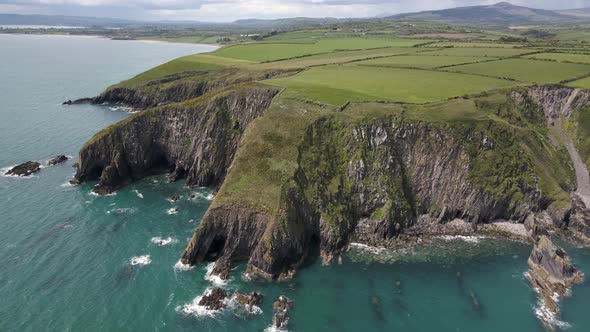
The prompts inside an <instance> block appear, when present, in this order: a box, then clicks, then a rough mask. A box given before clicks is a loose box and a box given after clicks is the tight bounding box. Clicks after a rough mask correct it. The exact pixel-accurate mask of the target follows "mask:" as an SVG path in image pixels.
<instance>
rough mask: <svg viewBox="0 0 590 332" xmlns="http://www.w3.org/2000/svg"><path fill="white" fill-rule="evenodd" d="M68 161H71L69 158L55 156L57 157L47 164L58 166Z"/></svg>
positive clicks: (61, 155)
mask: <svg viewBox="0 0 590 332" xmlns="http://www.w3.org/2000/svg"><path fill="white" fill-rule="evenodd" d="M68 159H70V158H69V157H68V156H66V155H63V154H60V155H58V156H55V157H53V158H51V159H49V160H48V161H47V164H48V165H57V164H61V163H63V162H65V161H67V160H68Z"/></svg>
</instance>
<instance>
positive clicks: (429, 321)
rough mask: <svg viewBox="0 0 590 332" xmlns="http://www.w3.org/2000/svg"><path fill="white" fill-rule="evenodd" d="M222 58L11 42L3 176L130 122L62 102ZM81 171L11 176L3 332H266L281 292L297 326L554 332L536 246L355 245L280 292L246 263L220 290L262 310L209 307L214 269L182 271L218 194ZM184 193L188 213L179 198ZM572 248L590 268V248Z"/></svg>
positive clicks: (186, 48)
mask: <svg viewBox="0 0 590 332" xmlns="http://www.w3.org/2000/svg"><path fill="white" fill-rule="evenodd" d="M208 50H211V47H208V46H195V45H181V44H164V43H148V42H139V41H112V40H106V39H100V38H81V37H59V36H26V35H18V36H17V35H0V105H1V106H0V168H4V167H8V166H11V165H15V164H18V163H21V162H24V161H28V160H39V161H45V160H47V159H48V158H50V157H52V156H54V155H56V154H61V153H64V154H68V155H72V156H75V155H76V154H77V150H78V149H79V148H80V147H81V146H82V144H83V143H84V142H85V141H86V140H87V139H89V138H90V137H91V136H92V135H93V134H94V133H95V132H97V131H99V130H100V129H102V128H104V127H105V126H108V125H109V124H112V123H114V122H116V121H119V120H121V119H123V118H125V117H126V116H128V114H127V113H124V112H122V111H120V110H116V109H115V110H113V109H112V108H111V107H109V106H90V105H82V106H70V107H65V106H61V102H62V101H64V100H66V99H75V98H79V97H87V96H94V95H97V94H98V93H100V92H101V90H103V89H104V88H105V87H107V86H108V85H110V84H113V83H116V82H118V81H121V80H123V79H126V78H129V77H131V76H133V75H135V74H137V73H140V72H141V71H143V70H146V69H148V68H150V67H153V66H155V65H157V64H160V63H163V62H165V61H168V60H171V59H173V58H175V57H178V56H181V55H186V54H191V53H198V52H204V51H208ZM73 162H74V161H72V160H70V161H68V162H66V163H65V164H62V165H59V166H52V167H46V168H44V169H43V170H42V171H41V172H39V173H38V174H37V175H35V176H33V177H31V178H13V177H4V176H2V177H0V331H183V330H193V331H263V330H264V329H266V328H267V327H268V326H269V325H270V322H271V319H272V302H273V301H274V300H275V299H276V298H277V297H278V295H280V294H285V295H286V296H288V297H289V298H291V299H292V300H293V301H294V308H293V311H292V314H291V320H290V322H289V330H291V331H425V332H426V331H437V332H441V331H490V332H492V331H543V328H542V326H541V324H540V323H539V322H538V320H537V318H536V317H535V307H536V305H537V299H536V295H535V293H534V291H533V290H532V289H531V288H530V286H529V285H528V282H527V281H526V279H525V278H524V273H525V272H526V270H527V265H526V260H527V258H528V255H529V253H530V249H531V248H530V247H529V245H526V244H521V243H514V242H507V241H497V240H487V239H467V241H465V240H457V241H443V240H441V241H440V243H437V244H436V245H434V246H431V247H427V248H423V249H420V250H417V251H385V250H374V249H367V248H357V249H355V250H353V251H351V252H350V253H348V254H346V255H344V256H343V257H342V259H341V263H339V262H338V260H337V261H336V262H335V263H334V264H333V265H331V266H322V265H321V262H319V261H318V260H310V261H308V262H307V263H306V265H305V267H304V268H303V269H302V270H301V272H300V273H299V274H298V275H297V276H296V278H295V279H294V280H291V281H287V282H282V283H259V282H245V281H243V280H242V279H241V272H242V271H243V270H244V266H238V267H237V268H236V270H235V271H234V272H233V278H232V279H231V280H230V281H229V282H227V283H226V284H223V285H222V287H224V288H226V289H227V290H229V291H230V293H231V292H232V291H233V290H241V291H253V290H257V291H261V292H262V293H263V294H264V295H265V300H264V303H263V304H262V305H261V311H262V312H261V313H258V314H255V315H246V314H244V313H241V312H240V311H239V310H234V309H228V310H225V311H223V312H220V313H215V314H211V313H207V312H202V310H198V308H196V307H195V306H194V305H192V303H193V301H194V300H195V298H197V297H198V296H200V295H201V294H203V292H204V291H205V290H206V289H207V288H210V287H213V286H215V285H216V284H215V280H208V279H211V278H207V266H206V265H202V266H197V267H194V268H192V269H189V270H186V269H184V268H183V267H182V266H179V265H177V261H178V259H179V257H180V255H181V254H182V252H183V249H184V246H185V245H186V243H187V241H188V239H189V238H190V236H191V234H192V232H193V230H194V228H195V227H196V226H197V225H198V223H199V221H200V219H201V218H202V216H203V214H204V213H205V211H206V209H207V207H208V205H209V204H210V199H211V197H210V194H211V192H212V191H213V189H212V188H185V187H183V184H182V183H172V184H170V183H166V182H165V181H164V178H163V177H157V176H156V177H151V178H148V179H145V180H143V181H141V182H139V183H135V184H133V185H131V186H129V187H126V188H124V189H123V190H120V191H119V192H117V194H116V195H114V196H108V197H96V196H92V195H90V190H91V188H92V184H84V185H82V186H76V187H71V186H68V185H67V181H68V179H69V178H71V177H72V175H73V173H74V169H73V168H72V167H71V165H72V163H73ZM191 193H196V194H197V198H196V199H195V200H192V201H189V200H187V199H186V198H187V197H188V195H189V194H191ZM176 194H178V195H182V196H183V198H182V199H181V200H180V201H179V202H177V203H170V202H169V201H167V200H166V198H168V197H170V196H172V195H176ZM171 208H177V209H178V212H177V213H176V214H170V210H169V209H171ZM162 241H163V242H162ZM162 244H164V245H162ZM569 250H570V253H571V254H572V256H573V258H574V261H575V263H576V264H577V265H578V266H579V267H580V268H581V269H582V270H584V271H586V272H587V273H590V251H589V250H587V249H574V248H569ZM175 266H176V267H175ZM458 273H459V275H460V277H458ZM589 305H590V287H589V283H587V282H586V283H584V284H582V285H580V286H577V287H575V288H574V290H573V295H572V296H571V297H569V298H566V299H564V300H563V301H562V309H563V317H562V318H563V321H564V322H566V323H567V324H564V329H565V330H567V331H590V315H588V314H587V308H588V306H589ZM568 326H569V327H568Z"/></svg>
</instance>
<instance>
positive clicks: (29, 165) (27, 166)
mask: <svg viewBox="0 0 590 332" xmlns="http://www.w3.org/2000/svg"><path fill="white" fill-rule="evenodd" d="M40 170H41V164H40V163H38V162H36V161H27V162H26V163H22V164H20V165H17V166H14V167H13V168H11V169H9V170H8V172H6V173H5V175H15V176H30V175H32V174H34V173H37V172H39V171H40Z"/></svg>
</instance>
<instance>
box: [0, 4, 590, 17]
mask: <svg viewBox="0 0 590 332" xmlns="http://www.w3.org/2000/svg"><path fill="white" fill-rule="evenodd" d="M498 1H499V0H492V1H486V0H389V1H387V0H0V13H18V14H61V15H81V16H96V17H116V18H128V19H138V20H197V21H218V22H227V21H233V20H236V19H241V18H265V19H270V18H281V17H295V16H307V17H327V16H330V17H371V16H377V15H382V14H396V13H403V12H411V11H420V10H431V9H443V8H451V7H457V6H469V5H486V4H493V3H496V2H498ZM510 2H511V3H513V4H515V5H523V6H528V7H534V8H544V9H570V8H581V7H590V0H536V1H534V0H512V1H510Z"/></svg>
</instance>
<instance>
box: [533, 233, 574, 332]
mask: <svg viewBox="0 0 590 332" xmlns="http://www.w3.org/2000/svg"><path fill="white" fill-rule="evenodd" d="M528 264H529V271H528V278H529V280H530V282H531V284H532V285H533V287H534V288H535V289H536V290H537V293H538V294H539V300H540V305H541V306H542V307H543V310H542V312H544V314H543V315H540V316H539V318H540V319H541V320H542V322H543V324H544V325H545V326H546V327H547V328H548V329H550V330H555V329H556V326H555V324H556V322H557V319H558V318H559V312H560V310H559V306H558V304H557V303H558V300H559V298H560V297H562V296H564V295H565V294H566V293H567V291H568V289H569V288H571V287H572V286H573V285H575V284H579V283H581V282H582V281H583V280H584V274H583V273H582V272H581V271H579V270H578V269H577V268H576V267H575V266H574V265H573V264H572V262H571V259H570V257H569V256H568V254H567V253H566V252H565V251H564V250H563V249H562V248H560V247H558V246H556V245H555V244H553V242H551V240H550V239H549V237H547V236H544V235H543V236H541V237H540V238H539V240H538V241H537V243H536V244H535V246H534V248H533V251H532V253H531V256H530V257H529V260H528Z"/></svg>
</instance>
